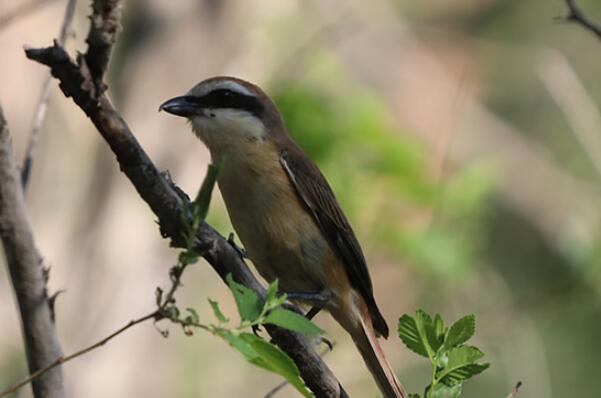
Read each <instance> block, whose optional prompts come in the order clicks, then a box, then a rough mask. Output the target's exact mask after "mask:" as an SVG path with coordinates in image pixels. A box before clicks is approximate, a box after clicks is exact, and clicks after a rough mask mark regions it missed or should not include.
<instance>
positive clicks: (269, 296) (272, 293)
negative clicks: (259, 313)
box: [265, 279, 286, 308]
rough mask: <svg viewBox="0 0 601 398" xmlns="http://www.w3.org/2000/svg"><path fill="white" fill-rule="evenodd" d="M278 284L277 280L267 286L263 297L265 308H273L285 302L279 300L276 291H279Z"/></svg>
mask: <svg viewBox="0 0 601 398" xmlns="http://www.w3.org/2000/svg"><path fill="white" fill-rule="evenodd" d="M279 288H280V287H279V282H278V280H277V279H276V280H274V281H273V282H272V283H270V284H269V286H268V287H267V293H266V295H265V305H266V306H267V307H271V308H275V307H277V306H278V305H280V304H281V303H283V302H284V301H286V300H285V298H284V300H283V301H282V300H281V296H280V297H278V290H279Z"/></svg>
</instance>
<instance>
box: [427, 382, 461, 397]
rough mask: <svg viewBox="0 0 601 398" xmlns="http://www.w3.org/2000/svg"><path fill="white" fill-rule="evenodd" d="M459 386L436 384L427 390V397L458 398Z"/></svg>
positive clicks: (459, 393)
mask: <svg viewBox="0 0 601 398" xmlns="http://www.w3.org/2000/svg"><path fill="white" fill-rule="evenodd" d="M461 388H462V385H461V384H457V385H454V386H451V387H450V386H447V385H445V384H437V385H435V386H434V387H433V388H431V389H430V391H428V398H459V396H460V395H461Z"/></svg>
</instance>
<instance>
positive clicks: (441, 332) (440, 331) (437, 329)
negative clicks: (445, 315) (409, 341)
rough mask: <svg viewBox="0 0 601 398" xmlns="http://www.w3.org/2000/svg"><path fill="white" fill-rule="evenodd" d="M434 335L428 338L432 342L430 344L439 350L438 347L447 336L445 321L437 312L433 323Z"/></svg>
mask: <svg viewBox="0 0 601 398" xmlns="http://www.w3.org/2000/svg"><path fill="white" fill-rule="evenodd" d="M431 334H432V336H430V338H429V339H428V340H429V342H430V346H431V347H432V349H433V350H434V351H435V352H438V349H439V348H440V347H441V346H442V344H443V342H444V336H445V327H444V322H443V320H442V317H441V316H440V314H436V316H435V317H434V321H433V324H432V333H431Z"/></svg>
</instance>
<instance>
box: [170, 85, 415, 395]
mask: <svg viewBox="0 0 601 398" xmlns="http://www.w3.org/2000/svg"><path fill="white" fill-rule="evenodd" d="M159 110H163V111H166V112H168V113H170V114H173V115H176V116H180V117H184V118H187V119H188V121H189V122H190V123H191V126H192V130H193V132H194V134H195V135H196V136H197V137H198V138H199V139H200V140H201V141H202V142H203V143H204V144H205V146H206V147H207V148H208V150H209V152H210V154H211V161H212V162H213V163H214V164H217V165H219V173H218V175H217V185H218V187H219V190H220V192H221V195H222V197H223V200H224V202H225V206H226V209H227V212H228V215H229V217H230V220H231V223H232V226H233V228H234V230H235V231H236V233H237V235H238V237H239V239H240V241H241V242H242V244H243V246H244V249H245V252H246V255H247V257H248V258H249V259H250V260H251V261H252V262H253V264H254V265H255V268H256V269H257V271H258V272H259V273H260V274H261V276H262V277H263V278H264V279H265V280H267V281H268V282H270V283H271V282H273V281H274V280H276V279H277V280H278V283H279V289H280V290H281V292H283V293H286V294H287V296H288V298H289V299H291V300H293V301H297V302H300V303H303V304H307V305H310V306H312V308H311V310H310V311H309V312H308V314H307V316H308V317H309V318H311V317H313V316H314V315H315V314H316V313H317V312H319V311H320V310H321V309H324V310H327V311H328V312H329V313H330V314H331V315H332V316H333V317H334V319H335V320H336V321H337V322H338V323H339V324H340V325H341V326H342V327H343V328H344V329H345V330H346V331H347V332H348V333H349V334H350V336H351V338H352V340H353V341H354V343H355V345H356V347H357V349H358V351H359V353H360V354H361V356H362V357H363V359H364V361H365V363H366V365H367V368H368V369H369V371H370V372H371V374H372V375H373V378H374V379H375V382H376V384H377V386H378V388H379V390H380V392H381V393H382V394H383V396H384V397H385V398H399V397H400V398H405V392H404V390H403V388H402V386H401V384H400V383H399V381H398V379H397V378H396V376H395V373H394V371H393V369H392V367H391V366H390V364H389V362H388V361H387V359H386V357H385V355H384V352H383V350H382V348H381V346H380V344H379V342H378V338H379V337H384V338H387V337H388V334H389V330H388V325H387V323H386V320H385V319H384V317H383V316H382V313H381V312H380V310H379V308H378V306H377V304H376V301H375V298H374V293H373V285H372V281H371V278H370V274H369V271H368V268H367V264H366V260H365V256H364V254H363V251H362V249H361V246H360V244H359V242H358V240H357V238H356V236H355V233H354V232H353V229H352V228H351V225H350V224H349V222H348V220H347V217H346V216H345V215H344V212H343V211H342V209H341V207H340V205H339V204H338V202H337V200H336V197H335V195H334V192H333V191H332V189H331V187H330V185H329V184H328V182H327V181H326V178H325V177H324V176H323V174H322V173H321V171H320V170H319V168H318V167H317V165H316V164H315V163H314V162H313V161H312V160H311V159H310V158H309V156H308V155H307V154H305V152H304V151H303V150H302V149H301V148H300V147H299V146H298V145H297V144H296V143H295V142H294V141H293V140H292V138H291V137H290V135H289V134H288V132H287V129H286V126H285V123H284V120H283V117H282V115H281V113H280V112H279V110H278V108H277V106H276V105H275V103H274V102H273V101H272V100H271V99H270V98H269V97H268V95H267V94H265V92H264V91H263V90H262V89H261V88H260V87H258V86H257V85H255V84H253V83H250V82H248V81H245V80H243V79H240V78H236V77H231V76H216V77H212V78H208V79H206V80H203V81H201V82H200V83H198V84H196V85H195V86H194V87H192V88H191V89H190V90H189V91H188V92H187V93H186V94H184V95H180V96H177V97H174V98H171V99H169V100H167V101H166V102H164V103H163V104H162V105H161V106H160V107H159Z"/></svg>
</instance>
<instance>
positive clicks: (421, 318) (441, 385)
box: [398, 310, 490, 398]
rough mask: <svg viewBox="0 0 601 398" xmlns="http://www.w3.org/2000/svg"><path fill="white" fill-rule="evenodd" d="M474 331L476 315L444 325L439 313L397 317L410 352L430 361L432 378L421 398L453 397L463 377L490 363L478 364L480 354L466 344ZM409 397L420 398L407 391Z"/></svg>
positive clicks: (457, 394) (481, 354)
mask: <svg viewBox="0 0 601 398" xmlns="http://www.w3.org/2000/svg"><path fill="white" fill-rule="evenodd" d="M475 330H476V318H475V316H474V315H473V314H472V315H467V316H465V317H463V318H461V319H459V320H458V321H456V322H455V323H454V324H453V325H452V326H451V327H446V326H445V325H444V322H443V320H442V317H441V316H440V315H439V314H436V316H434V317H432V316H431V315H429V314H428V313H426V312H425V311H423V310H417V311H416V313H415V316H411V315H408V314H405V315H403V316H402V317H401V318H400V319H399V324H398V334H399V337H400V338H401V340H402V341H403V343H405V345H406V346H407V347H408V348H409V349H410V350H411V351H413V352H415V353H416V354H418V355H421V356H423V357H426V358H428V359H429V360H430V364H431V366H432V381H431V382H430V384H429V385H428V386H427V387H426V389H425V391H424V394H423V396H424V398H457V397H459V396H460V395H461V390H462V387H463V383H464V382H465V380H467V379H469V378H471V377H473V376H475V375H477V374H478V373H481V372H482V371H484V370H485V369H487V368H488V367H489V366H490V365H489V364H488V363H479V362H478V360H480V359H481V358H482V357H483V356H484V353H483V352H482V351H480V350H479V349H478V348H476V347H474V346H471V345H467V344H466V343H467V341H468V340H469V339H470V338H471V337H472V336H473V335H474V332H475ZM410 398H420V395H419V394H411V395H410Z"/></svg>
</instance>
